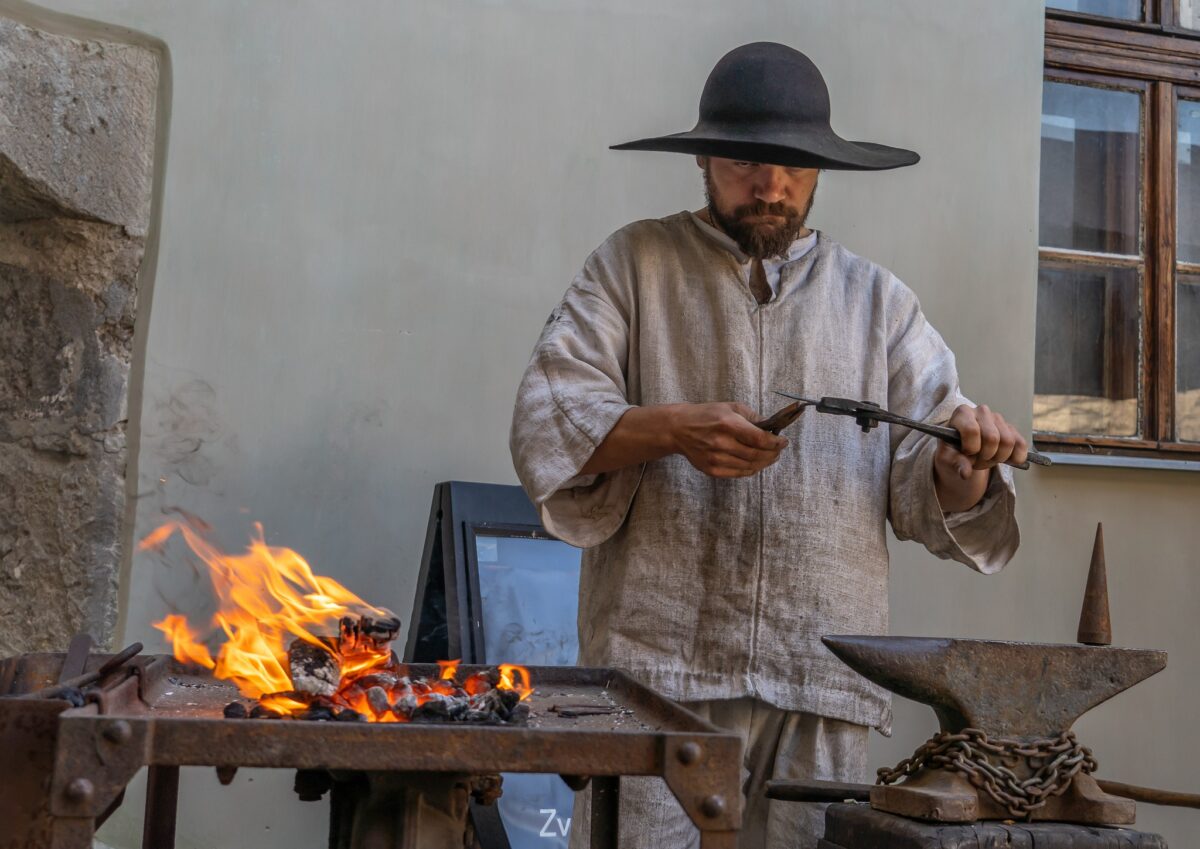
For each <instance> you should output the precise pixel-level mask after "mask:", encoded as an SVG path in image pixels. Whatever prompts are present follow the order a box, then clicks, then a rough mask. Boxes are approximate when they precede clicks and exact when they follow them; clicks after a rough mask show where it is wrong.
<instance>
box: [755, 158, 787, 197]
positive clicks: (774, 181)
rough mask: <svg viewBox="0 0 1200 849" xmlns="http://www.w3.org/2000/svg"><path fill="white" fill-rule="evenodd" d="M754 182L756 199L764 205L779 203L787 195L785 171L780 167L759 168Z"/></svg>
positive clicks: (766, 166)
mask: <svg viewBox="0 0 1200 849" xmlns="http://www.w3.org/2000/svg"><path fill="white" fill-rule="evenodd" d="M755 176H756V177H757V179H756V180H755V182H754V197H755V198H756V199H757V200H761V201H762V202H763V203H778V202H779V201H781V200H783V198H784V196H785V194H786V184H785V181H784V170H783V169H782V168H780V167H779V166H778V165H763V166H760V167H759V168H758V174H756V175H755Z"/></svg>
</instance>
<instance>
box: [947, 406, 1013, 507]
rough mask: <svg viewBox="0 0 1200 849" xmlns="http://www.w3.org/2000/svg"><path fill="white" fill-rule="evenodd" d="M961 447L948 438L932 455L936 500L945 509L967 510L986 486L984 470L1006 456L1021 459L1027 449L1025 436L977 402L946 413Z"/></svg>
mask: <svg viewBox="0 0 1200 849" xmlns="http://www.w3.org/2000/svg"><path fill="white" fill-rule="evenodd" d="M950 427H952V428H954V429H955V430H957V431H958V435H959V437H960V438H961V439H962V450H961V451H960V450H959V449H957V448H955V447H954V446H952V445H951V444H950V443H948V442H943V443H941V444H940V445H938V449H937V453H935V454H934V457H933V481H934V489H935V490H936V491H937V497H938V502H939V503H940V504H941V505H942V509H943V510H945V511H946V512H949V513H958V512H962V511H964V510H970V509H971V508H972V507H974V506H975V505H976V504H978V503H979V499H981V498H982V497H983V493H984V491H985V490H986V489H987V483H988V476H989V475H990V472H989V471H988V470H989V469H991V468H992V467H993V466H998V465H1000V464H1001V463H1004V462H1006V461H1008V460H1012V461H1013V462H1014V463H1021V462H1024V460H1025V455H1026V453H1027V452H1028V450H1029V446H1028V444H1027V443H1026V442H1025V437H1023V436H1021V434H1020V432H1019V431H1017V429H1016V428H1014V427H1013V426H1012V425H1010V424H1009V423H1008V422H1006V421H1005V420H1004V417H1003V416H1002V415H1000V414H999V413H994V412H992V411H991V410H989V409H988V408H987V406H986V405H983V404H981V405H980V406H978V407H972V406H971V405H970V404H963V405H961V406H960V407H959V408H958V409H956V410H955V411H954V414H953V415H952V416H951V417H950Z"/></svg>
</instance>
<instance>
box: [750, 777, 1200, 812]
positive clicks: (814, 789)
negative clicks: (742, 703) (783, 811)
mask: <svg viewBox="0 0 1200 849" xmlns="http://www.w3.org/2000/svg"><path fill="white" fill-rule="evenodd" d="M1096 783H1097V784H1098V785H1100V789H1101V790H1103V791H1104V792H1105V793H1111V794H1112V795H1113V796H1122V797H1124V798H1126V799H1133V800H1134V801H1135V802H1145V803H1146V804H1148V805H1171V806H1174V807H1178V808H1200V793H1179V792H1177V791H1174V790H1159V789H1157V788H1155V787H1138V786H1137V785H1136V784H1124V783H1122V782H1120V781H1105V780H1103V779H1097V781H1096ZM871 787H872V785H870V784H842V783H839V782H836V781H817V780H808V781H789V780H779V781H768V782H767V798H768V799H781V800H783V801H786V802H845V801H847V800H853V801H855V802H869V801H871Z"/></svg>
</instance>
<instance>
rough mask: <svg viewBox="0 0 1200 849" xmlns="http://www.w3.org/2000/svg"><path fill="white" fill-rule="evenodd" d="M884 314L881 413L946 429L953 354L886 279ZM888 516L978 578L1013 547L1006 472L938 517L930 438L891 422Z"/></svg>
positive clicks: (953, 390) (954, 389) (955, 395)
mask: <svg viewBox="0 0 1200 849" xmlns="http://www.w3.org/2000/svg"><path fill="white" fill-rule="evenodd" d="M891 283H892V286H891V292H890V295H889V299H888V300H889V310H888V316H889V320H888V409H890V410H891V411H892V412H895V413H899V414H900V415H903V416H907V417H909V418H912V419H916V420H917V421H922V422H929V423H930V424H946V423H947V422H948V421H949V420H950V416H951V415H952V414H953V412H954V410H955V409H956V408H957V407H958V406H959V405H960V404H969V403H971V402H970V401H969V400H968V399H967V398H966V397H965V396H964V395H963V394H962V393H961V392H960V391H959V384H958V371H957V369H956V368H955V364H954V354H953V353H952V352H951V351H950V349H949V348H948V347H947V346H946V343H945V342H944V341H943V340H942V337H941V336H940V335H939V334H938V332H937V331H936V330H934V329H933V327H932V326H931V325H930V324H929V322H927V321H926V320H925V316H924V314H923V313H922V312H921V308H920V304H919V303H918V302H917V298H916V295H914V294H913V293H912V291H911V290H910V289H908V287H906V286H905V285H904V284H903V283H901V282H900V281H899V280H896V279H895V278H892V281H891ZM890 431H891V447H892V466H891V476H890V479H889V487H888V489H889V491H888V518H889V520H890V521H891V523H892V529H893V530H894V531H895V532H896V536H897V537H898V538H899V539H902V540H909V539H911V540H916V541H917V542H920V543H922V544H923V545H924V546H925V547H926V548H927V549H929V551H930V552H931V553H932V554H934V555H935V556H937V557H940V558H942V559H944V560H955V561H958V562H959V563H963V564H965V565H967V566H970V567H971V568H972V569H975V570H977V571H979V572H982V573H984V574H985V575H990V574H992V573H994V572H998V571H1000V570H1001V569H1003V568H1004V566H1005V564H1007V563H1008V561H1009V560H1010V559H1012V556H1013V554H1014V553H1016V550H1017V546H1018V545H1019V544H1020V541H1021V535H1020V531H1019V529H1018V528H1017V520H1016V489H1015V487H1014V485H1013V476H1012V469H1011V468H1010V467H1008V466H997V467H995V468H993V469H992V472H991V477H990V478H989V480H988V486H987V489H986V490H985V491H984V496H983V499H982V500H981V501H980V502H979V503H978V504H976V505H975V506H974V507H972V508H971V509H970V510H967V511H964V512H961V513H943V512H942V508H941V504H940V503H939V502H938V499H937V492H936V491H935V489H934V481H933V457H934V453H935V452H936V451H937V447H938V440H937V438H936V437H933V436H930V435H928V434H923V433H920V432H919V431H915V430H909V429H907V428H903V427H899V426H897V425H892V426H891V427H890Z"/></svg>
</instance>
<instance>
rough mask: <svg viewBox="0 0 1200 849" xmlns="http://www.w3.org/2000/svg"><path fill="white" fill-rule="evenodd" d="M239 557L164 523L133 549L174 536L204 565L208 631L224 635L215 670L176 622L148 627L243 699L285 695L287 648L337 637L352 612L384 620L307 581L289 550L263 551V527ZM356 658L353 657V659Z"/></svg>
mask: <svg viewBox="0 0 1200 849" xmlns="http://www.w3.org/2000/svg"><path fill="white" fill-rule="evenodd" d="M254 527H255V536H254V537H253V538H252V539H251V542H250V546H249V547H248V548H247V549H246V551H245V552H244V553H243V554H239V555H231V554H226V553H224V552H223V551H221V550H220V549H218V548H217V547H216V546H215V545H213V544H212V543H210V542H209V541H208V540H206V539H205V538H204V537H203V536H201V535H200V534H199V533H198V532H197V531H196V530H195V529H194V528H193V527H192V526H191V525H189V524H187V523H184V522H180V521H171V522H169V523H167V524H166V525H163V526H162V527H161V528H158V529H157V530H155V531H153V532H152V533H151V534H150V535H149V536H147V537H146V538H145V539H143V540H142V541H141V543H139V545H138V547H139V549H142V550H144V549H147V548H159V547H161V546H162V545H164V544H165V543H166V541H167V540H168V539H169V538H170V537H171V535H172V534H174V533H176V532H178V533H179V534H180V535H181V536H182V537H183V539H184V541H185V542H186V543H187V544H188V547H189V548H191V550H192V551H193V552H195V553H196V555H197V556H199V557H200V559H201V560H203V561H204V563H205V564H206V565H207V566H208V569H209V577H210V578H211V580H212V585H213V590H214V591H215V592H216V595H217V601H218V608H217V612H216V614H214V616H213V619H212V622H211V626H212V630H213V631H214V632H215V630H216V629H220V630H221V631H223V632H224V634H225V637H226V638H227V639H226V642H224V643H223V644H222V645H221V648H220V650H219V651H218V653H217V658H216V661H215V663H214V661H213V660H212V656H211V654H210V653H209V650H208V647H207V646H206V645H204V643H203V642H201V641H200V639H199V637H198V635H197V634H196V632H195V631H193V629H192V628H191V627H190V626H189V625H188V623H187V621H186V620H185V619H184V617H182V616H176V615H172V616H168V617H166V618H165V619H163V620H162V621H161V622H159V623H156V624H155V627H156V628H158V629H159V630H160V631H162V632H163V633H164V634H166V635H167V637H168V638H169V639H170V641H171V643H172V647H173V650H174V653H175V657H176V659H178V660H180V661H185V662H192V663H199V664H200V665H202V666H205V667H207V668H209V669H213V674H214V675H215V676H216V677H217V678H221V679H226V680H229V681H232V682H233V683H234V684H236V685H237V688H238V690H240V691H241V692H242V693H243V694H244V695H246V696H249V697H251V698H257V697H258V696H261V695H263V694H266V693H278V692H281V691H285V690H290V689H291V688H292V682H291V676H290V675H289V674H288V662H287V648H288V645H289V644H290V643H291V642H292V640H293V639H294V638H296V637H299V638H301V639H303V640H308V641H309V642H314V643H316V642H319V639H318V637H319V635H320V634H322V633H329V632H330V631H334V632H336V629H337V622H338V620H339V619H340V618H341V617H342V616H343V615H345V614H347V613H351V612H357V613H370V614H372V615H375V616H386V615H387V611H384V610H380V609H379V608H376V607H373V606H371V605H369V604H367V603H366V602H364V601H363V600H362V599H360V598H359V597H358V596H356V595H354V594H353V593H351V592H350V591H349V590H347V589H346V588H345V587H343V586H342V585H341V584H339V583H338V582H337V581H335V580H333V579H332V578H325V577H322V576H320V575H315V574H313V571H312V569H311V568H310V567H309V565H308V563H307V562H306V561H305V560H304V558H303V557H301V556H300V555H299V554H297V553H296V552H295V551H292V550H291V549H290V548H276V547H273V546H269V545H267V544H266V542H265V541H264V540H263V531H262V526H261V525H259V524H257V523H256V524H255V526H254ZM360 654H361V655H363V656H358V655H360ZM379 654H380V653H379V652H377V651H365V650H364V651H362V652H360V653H358V654H354V653H352V654H351V656H350V657H348V658H346V659H345V661H348V662H349V663H348V665H349V666H350V667H351V669H350V670H346V669H344V671H354V670H357V669H364V668H367V667H370V666H372V665H375V664H377V663H380V662H386V661H387V660H388V659H389V658H390V653H389V652H384V653H383V657H382V658H381V657H379Z"/></svg>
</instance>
